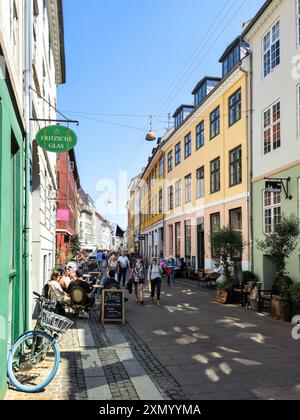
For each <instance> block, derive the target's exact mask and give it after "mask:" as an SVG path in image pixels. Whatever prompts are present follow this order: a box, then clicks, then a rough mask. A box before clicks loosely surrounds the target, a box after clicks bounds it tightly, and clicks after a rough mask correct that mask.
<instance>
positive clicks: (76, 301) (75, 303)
mask: <svg viewBox="0 0 300 420" xmlns="http://www.w3.org/2000/svg"><path fill="white" fill-rule="evenodd" d="M70 298H71V303H70V308H72V309H73V311H74V312H75V316H78V315H79V314H80V313H81V312H83V311H84V310H85V308H86V292H85V291H84V290H83V289H82V288H81V287H73V288H72V289H71V291H70Z"/></svg>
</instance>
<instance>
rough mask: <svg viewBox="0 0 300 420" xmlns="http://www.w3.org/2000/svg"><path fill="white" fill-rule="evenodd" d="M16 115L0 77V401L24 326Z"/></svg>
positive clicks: (20, 143)
mask: <svg viewBox="0 0 300 420" xmlns="http://www.w3.org/2000/svg"><path fill="white" fill-rule="evenodd" d="M0 76H1V75H0ZM18 115H19V113H18V108H17V106H16V103H15V100H14V95H13V90H12V89H11V86H10V83H9V80H5V79H4V78H3V77H0V400H1V399H2V398H3V397H4V395H5V392H6V390H7V379H6V360H7V355H8V350H9V347H10V345H11V343H12V342H13V341H14V340H15V339H16V338H17V337H18V336H19V335H20V334H22V333H23V332H24V331H25V329H26V323H27V322H28V320H27V313H28V312H27V310H28V304H27V302H28V296H27V294H28V292H27V287H26V281H25V278H26V276H25V273H26V265H27V262H26V261H27V259H26V257H25V252H24V250H25V237H26V234H25V229H24V227H25V208H26V206H25V197H26V191H25V178H26V177H25V162H26V160H25V150H24V145H25V136H24V129H23V128H22V120H21V118H20V117H19V116H18Z"/></svg>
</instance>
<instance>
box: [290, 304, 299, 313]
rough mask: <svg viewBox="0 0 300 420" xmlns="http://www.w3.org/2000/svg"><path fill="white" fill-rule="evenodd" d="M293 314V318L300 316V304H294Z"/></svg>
mask: <svg viewBox="0 0 300 420" xmlns="http://www.w3.org/2000/svg"><path fill="white" fill-rule="evenodd" d="M291 312H292V316H296V315H300V304H299V303H298V304H297V303H292V307H291Z"/></svg>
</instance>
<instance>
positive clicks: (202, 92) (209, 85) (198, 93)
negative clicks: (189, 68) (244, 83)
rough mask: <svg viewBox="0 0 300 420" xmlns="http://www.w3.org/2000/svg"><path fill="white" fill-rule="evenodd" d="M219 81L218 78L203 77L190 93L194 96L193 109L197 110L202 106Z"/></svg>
mask: <svg viewBox="0 0 300 420" xmlns="http://www.w3.org/2000/svg"><path fill="white" fill-rule="evenodd" d="M220 80H221V79H220V78H218V77H204V79H202V80H201V81H200V82H199V83H198V84H197V86H196V87H195V89H194V90H193V92H192V95H194V102H195V108H198V107H199V106H200V105H201V104H202V102H203V101H204V99H205V98H206V97H207V95H208V94H209V93H210V92H211V91H212V90H213V89H214V87H215V86H216V85H217V84H218V83H219V82H220Z"/></svg>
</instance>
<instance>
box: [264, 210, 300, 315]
mask: <svg viewBox="0 0 300 420" xmlns="http://www.w3.org/2000/svg"><path fill="white" fill-rule="evenodd" d="M299 234H300V229H299V219H298V218H297V217H296V216H289V217H282V219H281V221H280V222H279V223H278V224H277V225H276V226H275V228H274V231H273V232H272V233H270V234H267V235H266V237H265V239H264V240H263V241H257V246H258V249H260V250H261V251H262V252H263V253H264V254H265V255H268V256H269V257H270V258H271V260H272V262H273V264H274V268H275V280H274V284H273V292H274V297H273V300H272V316H273V317H274V318H276V319H281V320H285V321H289V320H290V287H291V284H292V281H291V279H290V278H289V277H288V271H287V263H288V260H289V258H290V256H291V255H292V253H293V252H294V251H295V249H296V248H297V245H298V238H299Z"/></svg>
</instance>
